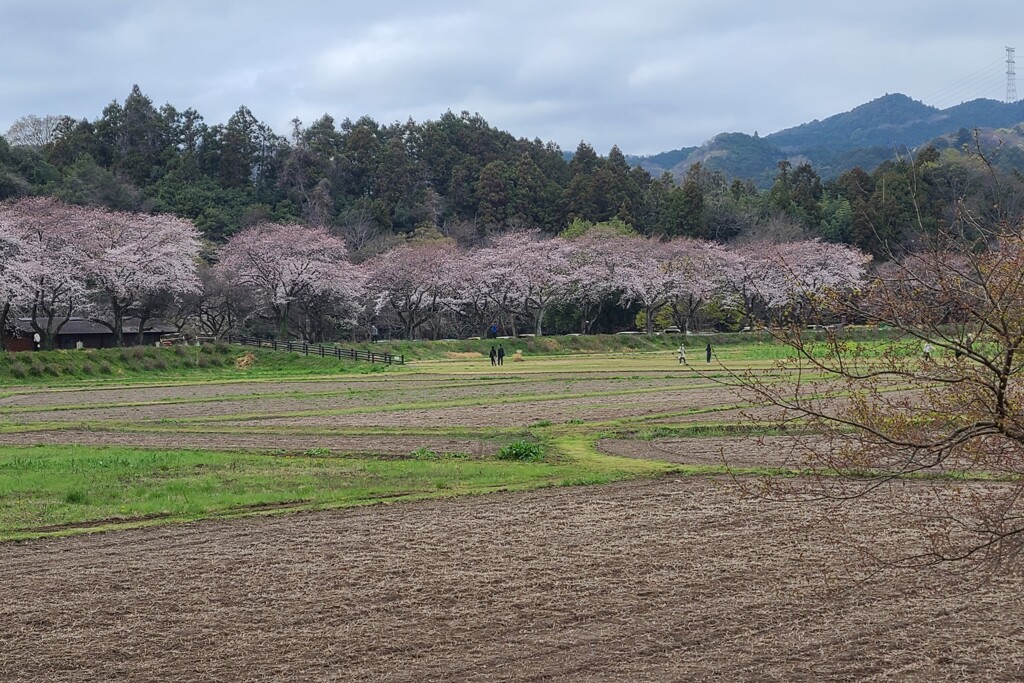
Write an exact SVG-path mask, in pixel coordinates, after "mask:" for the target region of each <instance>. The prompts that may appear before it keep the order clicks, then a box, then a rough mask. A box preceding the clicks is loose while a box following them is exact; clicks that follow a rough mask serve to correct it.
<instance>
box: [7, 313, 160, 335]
mask: <svg viewBox="0 0 1024 683" xmlns="http://www.w3.org/2000/svg"><path fill="white" fill-rule="evenodd" d="M31 321H32V319H31V318H18V319H17V320H16V321H15V325H14V326H15V328H16V329H17V330H18V331H20V332H22V333H28V334H32V333H33V329H32V325H31ZM123 331H124V333H125V334H138V332H139V319H138V318H125V319H124V326H123ZM142 331H143V332H152V333H158V334H166V333H168V332H177V331H178V328H177V327H175V326H174V325H172V324H170V323H169V322H167V321H166V320H162V319H160V318H153V319H150V320H147V321H146V325H145V327H144V328H143V330H142ZM93 334H113V332H111V331H110V328H109V327H107V326H106V325H102V324H100V323H98V322H94V321H92V320H86V319H85V318H71V319H69V320H68V321H67V322H66V323H64V326H63V327H61V328H60V332H58V333H57V336H59V337H81V336H85V335H93Z"/></svg>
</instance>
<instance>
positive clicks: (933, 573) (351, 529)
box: [0, 479, 1024, 683]
mask: <svg viewBox="0 0 1024 683" xmlns="http://www.w3.org/2000/svg"><path fill="white" fill-rule="evenodd" d="M910 488H912V487H910ZM908 495H914V493H913V491H910V492H909V493H908ZM834 512H835V511H834V510H831V509H830V508H826V507H823V506H821V505H818V504H806V503H805V504H799V505H796V504H793V505H783V504H767V503H764V502H762V501H758V500H749V499H741V498H737V497H736V496H735V495H734V494H733V493H732V492H731V491H729V490H728V488H727V484H726V483H725V482H723V481H715V480H709V479H685V480H665V481H660V482H644V483H632V484H620V485H614V486H607V487H588V488H573V489H552V490H548V491H542V492H537V493H531V494H520V495H493V496H484V497H479V498H468V499H459V500H454V501H434V502H429V503H418V504H404V505H394V506H386V507H376V508H369V509H362V510H353V511H345V512H331V513H316V514H312V513H309V514H299V515H291V516H286V517H277V518H269V519H258V518H251V519H246V520H238V521H233V522H211V523H202V524H196V525H188V526H176V527H166V528H162V529H156V530H149V531H137V532H125V533H117V534H105V535H98V536H80V537H75V538H70V539H56V540H47V541H36V542H30V543H24V544H7V545H4V546H0V587H2V590H3V594H4V595H5V596H7V597H8V598H9V599H7V600H4V601H2V602H0V680H4V681H7V682H10V683H24V682H28V681H32V682H33V683H35V682H38V681H113V680H131V681H134V682H138V683H145V682H147V681H169V680H180V681H238V680H246V681H296V680H337V681H349V680H359V681H425V680H431V681H495V680H515V681H548V680H551V681H565V680H572V681H695V680H720V681H838V680H844V681H845V680H864V681H909V682H914V681H928V682H934V681H963V680H973V681H981V680H984V681H1014V680H1020V679H1021V678H1022V677H1024V606H1022V603H1021V598H1020V596H1021V594H1022V590H1021V589H1022V588H1024V581H1022V580H1021V579H1016V578H1011V579H1002V580H1000V581H997V582H995V583H993V584H989V585H986V586H984V587H982V588H977V589H975V590H973V591H966V590H963V588H962V587H960V586H958V585H957V584H955V583H953V582H952V581H951V580H950V579H949V578H948V577H946V576H944V575H943V574H942V573H940V572H939V571H937V570H922V571H916V572H910V571H902V572H901V571H896V570H891V569H890V570H884V571H882V572H881V573H880V574H878V575H876V576H872V577H870V580H867V581H866V583H863V584H861V585H859V586H856V587H854V588H852V589H850V590H845V591H841V592H831V591H829V590H828V588H827V586H828V585H829V584H830V582H831V581H832V580H835V579H839V580H842V581H844V582H845V583H846V584H847V585H849V581H850V580H852V579H868V575H867V574H866V573H865V571H864V570H863V569H861V568H859V566H858V565H856V563H855V562H852V560H851V555H850V551H848V550H847V548H846V545H847V543H849V542H867V543H871V544H872V547H873V548H874V549H876V550H879V551H881V552H895V549H898V548H901V549H905V548H906V547H907V545H906V544H907V537H906V536H905V535H904V534H903V533H901V531H900V530H899V526H900V525H899V520H897V519H894V518H893V517H892V516H891V514H889V513H888V512H885V511H883V510H882V509H881V508H877V507H872V506H870V505H868V504H865V506H863V507H859V508H857V509H856V510H853V511H852V512H853V513H854V514H855V516H854V517H852V518H851V519H850V520H849V522H850V523H849V525H848V527H846V528H841V527H839V526H838V525H837V523H836V520H837V516H836V515H835V514H834ZM11 598H13V599H11Z"/></svg>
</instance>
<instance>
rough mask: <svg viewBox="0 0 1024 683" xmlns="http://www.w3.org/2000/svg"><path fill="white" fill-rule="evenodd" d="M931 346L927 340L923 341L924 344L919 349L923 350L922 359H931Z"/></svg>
mask: <svg viewBox="0 0 1024 683" xmlns="http://www.w3.org/2000/svg"><path fill="white" fill-rule="evenodd" d="M933 348H934V347H932V345H931V344H930V343H929V342H925V343H924V346H923V347H921V350H922V351H923V352H924V359H925V360H931V359H932V350H933Z"/></svg>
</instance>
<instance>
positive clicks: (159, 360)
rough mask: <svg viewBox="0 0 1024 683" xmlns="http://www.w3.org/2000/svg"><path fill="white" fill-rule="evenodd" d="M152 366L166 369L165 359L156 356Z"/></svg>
mask: <svg viewBox="0 0 1024 683" xmlns="http://www.w3.org/2000/svg"><path fill="white" fill-rule="evenodd" d="M153 367H155V368H156V369H157V370H166V369H167V361H166V360H164V359H163V358H157V359H156V360H155V361H153Z"/></svg>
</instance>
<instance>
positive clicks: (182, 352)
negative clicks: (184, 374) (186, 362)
mask: <svg viewBox="0 0 1024 683" xmlns="http://www.w3.org/2000/svg"><path fill="white" fill-rule="evenodd" d="M171 353H173V354H174V355H175V356H179V357H184V356H187V355H188V347H187V346H185V345H184V344H175V345H174V346H172V347H171Z"/></svg>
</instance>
